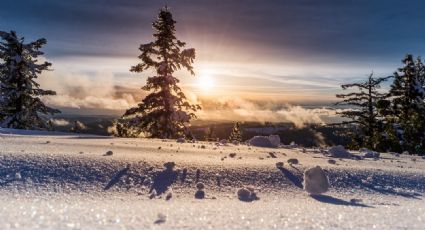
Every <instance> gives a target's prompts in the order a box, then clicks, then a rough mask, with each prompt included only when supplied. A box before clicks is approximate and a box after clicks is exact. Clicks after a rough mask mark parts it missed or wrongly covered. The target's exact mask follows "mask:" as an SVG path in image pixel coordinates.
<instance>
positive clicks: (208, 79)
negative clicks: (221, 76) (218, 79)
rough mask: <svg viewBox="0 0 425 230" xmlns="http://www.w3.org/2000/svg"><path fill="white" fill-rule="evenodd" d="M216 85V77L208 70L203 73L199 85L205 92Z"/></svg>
mask: <svg viewBox="0 0 425 230" xmlns="http://www.w3.org/2000/svg"><path fill="white" fill-rule="evenodd" d="M214 86H215V82H214V79H213V78H212V76H211V74H209V73H208V72H205V73H202V74H201V75H200V77H199V78H198V87H199V89H201V90H202V91H204V92H208V91H211V89H213V88H214Z"/></svg>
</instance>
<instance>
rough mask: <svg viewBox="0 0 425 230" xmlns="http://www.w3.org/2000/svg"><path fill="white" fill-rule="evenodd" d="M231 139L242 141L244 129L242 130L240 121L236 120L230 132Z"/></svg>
mask: <svg viewBox="0 0 425 230" xmlns="http://www.w3.org/2000/svg"><path fill="white" fill-rule="evenodd" d="M229 141H237V142H241V141H242V130H241V127H240V123H239V122H236V123H235V125H234V126H233V129H232V132H231V133H230V136H229Z"/></svg>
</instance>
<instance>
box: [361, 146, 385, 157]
mask: <svg viewBox="0 0 425 230" xmlns="http://www.w3.org/2000/svg"><path fill="white" fill-rule="evenodd" d="M360 153H363V157H364V158H379V155H380V153H378V152H375V151H372V150H370V149H367V148H362V149H360Z"/></svg>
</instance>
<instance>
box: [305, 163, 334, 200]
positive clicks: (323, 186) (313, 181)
mask: <svg viewBox="0 0 425 230" xmlns="http://www.w3.org/2000/svg"><path fill="white" fill-rule="evenodd" d="M328 189H329V180H328V177H327V176H326V174H325V172H324V171H323V169H322V168H321V167H320V166H316V167H313V168H310V169H307V170H306V171H305V172H304V190H305V191H307V192H308V193H310V194H312V195H318V194H321V193H325V192H327V191H328Z"/></svg>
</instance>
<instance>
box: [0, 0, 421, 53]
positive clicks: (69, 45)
mask: <svg viewBox="0 0 425 230" xmlns="http://www.w3.org/2000/svg"><path fill="white" fill-rule="evenodd" d="M164 3H167V4H168V5H169V6H170V7H171V8H172V10H173V12H174V14H175V17H176V19H177V21H178V22H179V23H178V30H179V34H180V35H181V36H182V37H183V38H184V40H187V41H188V42H189V43H190V44H194V45H197V47H196V48H198V50H200V49H201V50H200V52H201V55H202V49H203V48H205V47H209V48H210V49H214V48H217V49H220V50H223V52H224V51H226V50H228V51H229V52H231V51H232V49H233V48H235V47H236V48H237V49H236V48H235V49H236V50H239V51H241V49H242V48H243V49H242V50H243V52H246V53H247V54H249V55H253V57H252V60H256V59H260V58H262V59H272V58H276V57H285V58H288V57H289V58H293V59H296V60H303V59H308V58H309V57H310V56H315V57H319V58H323V59H326V60H333V59H340V58H346V59H349V60H361V59H367V60H375V61H383V60H394V58H396V60H399V59H400V58H401V56H402V55H403V54H404V53H406V52H413V53H416V54H423V53H425V52H424V51H425V47H424V45H423V41H424V40H425V31H424V30H423V29H422V25H423V22H424V20H425V14H423V12H425V2H424V1H420V0H418V1H409V2H406V1H401V0H399V1H395V0H387V1H369V0H368V1H367V0H358V1H337V0H325V1H313V0H312V1H303V0H301V1H300V0H293V1H254V0H247V1H213V0H211V1H205V0H202V1H154V0H151V1H136V0H132V1H130V0H116V1H112V0H102V1H101V0H91V1H85V0H73V1H57V0H31V1H30V0H28V1H22V0H21V1H19V0H13V1H10V0H6V1H2V6H1V7H0V27H1V29H6V30H8V29H14V30H17V31H18V32H19V33H20V34H24V35H26V36H27V37H29V38H36V37H46V38H48V40H49V46H48V47H47V51H49V52H50V56H62V55H83V56H90V55H95V56H98V55H100V56H101V55H108V56H135V55H136V54H137V46H138V44H139V43H141V42H144V41H147V40H149V39H150V36H151V33H152V31H151V28H150V23H151V21H153V20H154V19H155V17H156V12H157V11H158V9H160V8H161V7H162V6H163V4H164Z"/></svg>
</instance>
